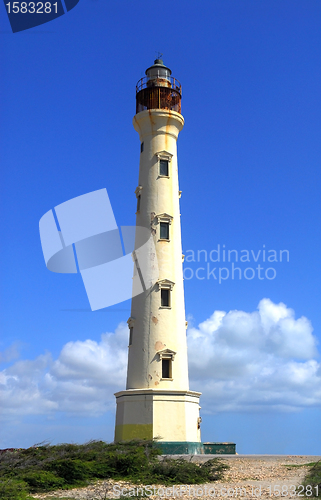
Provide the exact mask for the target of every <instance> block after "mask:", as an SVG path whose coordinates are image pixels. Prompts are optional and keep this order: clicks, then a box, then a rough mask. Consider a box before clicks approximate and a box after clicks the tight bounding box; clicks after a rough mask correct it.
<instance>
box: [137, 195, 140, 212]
mask: <svg viewBox="0 0 321 500" xmlns="http://www.w3.org/2000/svg"><path fill="white" fill-rule="evenodd" d="M139 211H140V194H139V195H138V196H137V212H139Z"/></svg>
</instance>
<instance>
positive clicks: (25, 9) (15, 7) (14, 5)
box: [6, 2, 58, 14]
mask: <svg viewBox="0 0 321 500" xmlns="http://www.w3.org/2000/svg"><path fill="white" fill-rule="evenodd" d="M6 7H8V14H11V13H13V14H18V13H19V12H20V13H21V14H27V13H29V14H34V13H36V14H50V13H51V9H53V11H54V12H55V14H57V12H58V3H57V2H56V3H53V4H52V3H51V2H45V3H43V2H28V3H27V2H21V4H20V2H9V3H6Z"/></svg>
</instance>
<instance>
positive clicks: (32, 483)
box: [0, 470, 65, 498]
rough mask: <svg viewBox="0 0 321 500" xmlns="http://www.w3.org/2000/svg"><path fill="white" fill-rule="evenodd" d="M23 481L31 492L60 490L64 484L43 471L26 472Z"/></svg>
mask: <svg viewBox="0 0 321 500" xmlns="http://www.w3.org/2000/svg"><path fill="white" fill-rule="evenodd" d="M23 480H24V481H25V482H26V483H27V484H28V486H29V488H30V489H31V491H51V490H53V489H59V488H62V487H63V486H64V484H65V481H64V479H63V478H61V477H57V476H56V475H55V474H53V473H52V472H49V471H45V470H37V471H32V472H28V473H27V474H25V475H24V476H23ZM0 498H1V497H0Z"/></svg>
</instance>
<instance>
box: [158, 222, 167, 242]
mask: <svg viewBox="0 0 321 500" xmlns="http://www.w3.org/2000/svg"><path fill="white" fill-rule="evenodd" d="M159 237H160V239H161V240H169V223H168V222H161V223H160V225H159Z"/></svg>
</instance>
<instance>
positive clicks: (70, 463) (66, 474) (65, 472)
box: [47, 458, 92, 484]
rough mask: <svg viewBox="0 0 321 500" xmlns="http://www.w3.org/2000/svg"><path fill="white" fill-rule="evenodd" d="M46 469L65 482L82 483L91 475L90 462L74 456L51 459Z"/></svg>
mask: <svg viewBox="0 0 321 500" xmlns="http://www.w3.org/2000/svg"><path fill="white" fill-rule="evenodd" d="M47 467H48V469H49V470H50V471H52V472H54V473H55V474H56V475H57V476H59V477H60V478H62V479H63V480H64V481H65V482H66V484H77V483H82V482H84V481H86V480H87V479H89V478H90V477H92V470H91V466H90V463H88V462H83V461H81V460H80V459H78V458H76V459H74V458H61V459H58V460H54V461H52V462H51V463H50V464H49V465H48V466H47Z"/></svg>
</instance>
